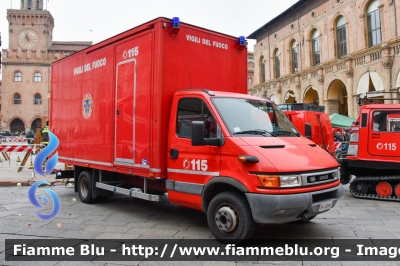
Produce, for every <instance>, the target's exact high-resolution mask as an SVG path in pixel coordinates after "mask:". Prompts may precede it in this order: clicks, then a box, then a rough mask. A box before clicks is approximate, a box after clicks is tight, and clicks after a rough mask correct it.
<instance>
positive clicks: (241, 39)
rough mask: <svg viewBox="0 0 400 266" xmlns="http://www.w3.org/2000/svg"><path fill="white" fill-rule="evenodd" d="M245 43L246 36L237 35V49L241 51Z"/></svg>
mask: <svg viewBox="0 0 400 266" xmlns="http://www.w3.org/2000/svg"><path fill="white" fill-rule="evenodd" d="M246 45H247V42H246V38H245V37H244V36H239V39H238V50H239V51H242V50H243V49H244V48H246Z"/></svg>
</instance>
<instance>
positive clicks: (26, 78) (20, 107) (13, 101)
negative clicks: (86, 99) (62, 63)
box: [0, 0, 92, 133]
mask: <svg viewBox="0 0 400 266" xmlns="http://www.w3.org/2000/svg"><path fill="white" fill-rule="evenodd" d="M20 1H21V2H20V8H19V9H8V10H7V21H8V29H9V30H8V34H9V38H8V39H9V43H8V49H7V50H6V49H3V51H2V52H3V53H2V62H1V63H2V92H1V99H0V101H1V110H2V112H1V117H0V129H1V130H2V131H9V132H11V133H17V132H18V133H21V132H27V131H28V130H30V129H32V130H34V131H35V130H36V129H37V128H40V127H42V126H43V125H44V124H45V122H46V120H47V119H48V116H49V107H50V101H49V96H50V93H51V88H50V80H51V64H52V63H53V62H54V61H56V60H58V59H61V58H64V57H65V56H68V55H70V54H72V53H74V52H76V51H79V50H81V49H84V48H86V47H89V46H90V45H91V44H92V42H76V41H75V42H70V41H58V42H55V41H53V40H52V39H53V28H54V19H53V16H52V15H51V14H50V12H49V11H47V10H44V9H43V2H44V1H43V0H20ZM58 4H59V3H58ZM55 5H57V3H56V1H55ZM50 128H51V123H50Z"/></svg>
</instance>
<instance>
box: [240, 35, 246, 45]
mask: <svg viewBox="0 0 400 266" xmlns="http://www.w3.org/2000/svg"><path fill="white" fill-rule="evenodd" d="M239 45H246V38H245V37H244V36H239Z"/></svg>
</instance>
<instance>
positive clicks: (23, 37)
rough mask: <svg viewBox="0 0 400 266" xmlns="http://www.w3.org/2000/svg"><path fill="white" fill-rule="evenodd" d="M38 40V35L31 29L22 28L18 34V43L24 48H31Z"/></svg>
mask: <svg viewBox="0 0 400 266" xmlns="http://www.w3.org/2000/svg"><path fill="white" fill-rule="evenodd" d="M38 42H39V35H38V34H37V33H36V32H35V31H34V30H31V29H24V30H22V31H21V32H20V33H19V35H18V44H19V45H20V46H21V47H22V48H24V49H33V48H35V47H36V46H37V44H38Z"/></svg>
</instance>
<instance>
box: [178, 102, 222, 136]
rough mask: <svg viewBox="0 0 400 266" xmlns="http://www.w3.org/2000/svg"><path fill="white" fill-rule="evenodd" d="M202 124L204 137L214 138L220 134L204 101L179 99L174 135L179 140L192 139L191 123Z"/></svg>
mask: <svg viewBox="0 0 400 266" xmlns="http://www.w3.org/2000/svg"><path fill="white" fill-rule="evenodd" d="M193 121H203V122H204V137H205V138H215V137H217V135H218V132H220V130H219V128H218V125H217V122H216V120H215V118H214V116H213V115H212V113H211V112H210V109H209V108H208V107H207V105H206V104H205V102H204V101H202V100H201V99H197V98H185V99H181V100H180V101H179V104H178V115H177V118H176V135H177V136H178V137H181V138H188V139H191V138H192V122H193Z"/></svg>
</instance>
